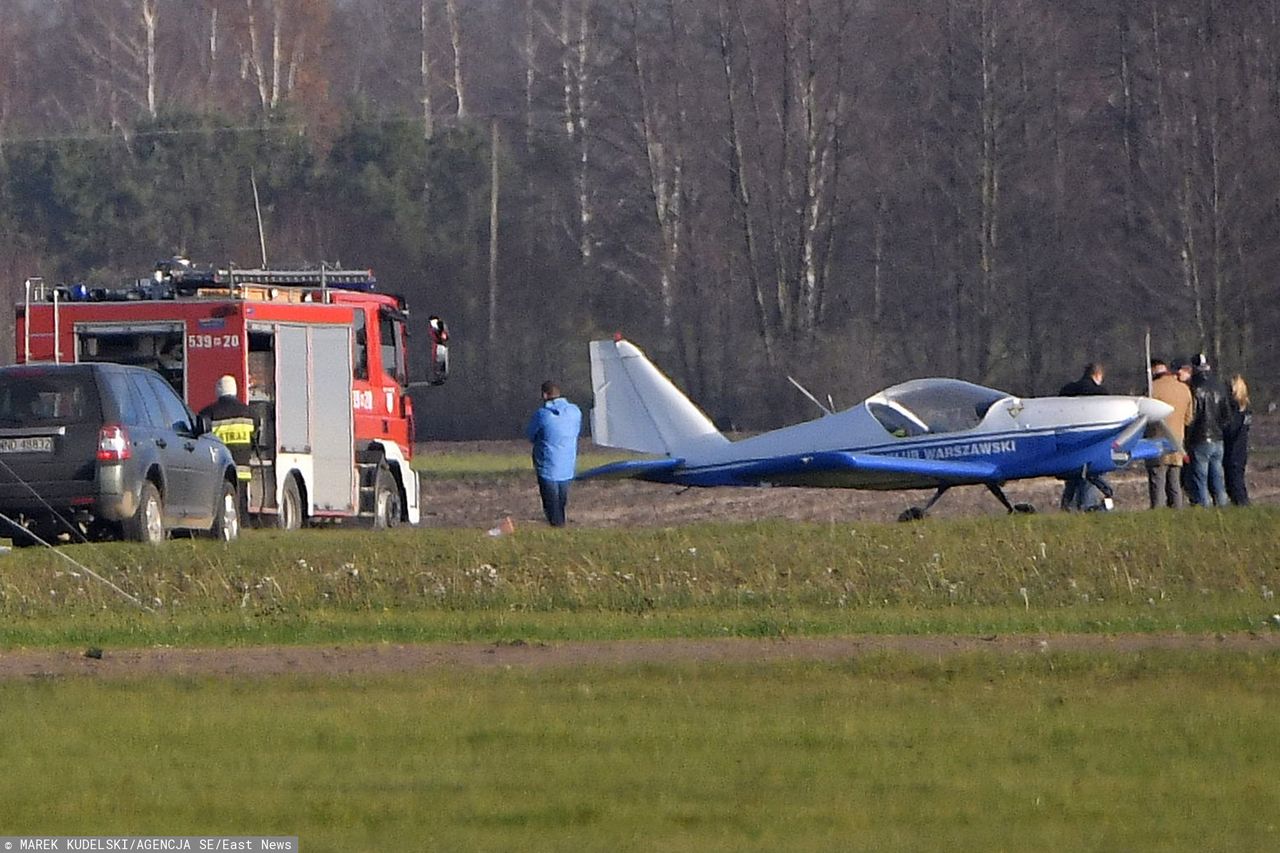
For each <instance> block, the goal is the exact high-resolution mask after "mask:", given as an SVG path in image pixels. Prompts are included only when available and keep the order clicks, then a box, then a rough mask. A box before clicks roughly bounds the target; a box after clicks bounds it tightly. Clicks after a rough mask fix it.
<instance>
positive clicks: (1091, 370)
mask: <svg viewBox="0 0 1280 853" xmlns="http://www.w3.org/2000/svg"><path fill="white" fill-rule="evenodd" d="M1106 375H1107V369H1106V366H1105V365H1103V363H1102V362H1100V361H1091V362H1089V363H1088V364H1086V365H1085V366H1084V373H1082V374H1081V375H1080V378H1079V379H1077V380H1076V381H1074V382H1068V383H1067V384H1066V385H1063V386H1062V390H1060V391H1059V392H1058V396H1059V397H1105V396H1106V395H1107V394H1108V393H1109V392H1108V391H1107V389H1106V388H1104V387H1102V380H1103V379H1105V378H1106ZM1091 485H1092V486H1094V487H1096V488H1097V489H1098V491H1100V492H1102V503H1101V504H1099V503H1098V502H1097V500H1096V499H1095V498H1094V497H1093V495H1092V494H1091V492H1092V489H1090V486H1091ZM1114 494H1115V491H1114V490H1113V489H1112V488H1111V484H1110V483H1108V482H1107V480H1106V478H1105V477H1103V476H1102V475H1101V474H1092V473H1087V472H1086V470H1085V469H1081V470H1079V471H1074V472H1072V473H1071V474H1070V475H1069V476H1068V477H1067V483H1066V486H1064V487H1063V489H1062V508H1063V509H1064V510H1067V511H1071V510H1083V509H1104V510H1109V509H1111V508H1112V507H1114V506H1115V501H1113V500H1112V496H1113V495H1114Z"/></svg>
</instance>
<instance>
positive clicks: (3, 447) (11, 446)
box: [0, 435, 53, 453]
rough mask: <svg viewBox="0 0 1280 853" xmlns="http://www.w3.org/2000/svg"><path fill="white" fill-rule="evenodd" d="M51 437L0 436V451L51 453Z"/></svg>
mask: <svg viewBox="0 0 1280 853" xmlns="http://www.w3.org/2000/svg"><path fill="white" fill-rule="evenodd" d="M52 452H53V438H52V437H51V436H47V435H41V436H33V437H31V438H0V453H52Z"/></svg>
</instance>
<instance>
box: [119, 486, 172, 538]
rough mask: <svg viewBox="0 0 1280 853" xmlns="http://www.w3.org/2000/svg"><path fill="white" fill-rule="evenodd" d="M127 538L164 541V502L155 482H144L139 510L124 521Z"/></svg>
mask: <svg viewBox="0 0 1280 853" xmlns="http://www.w3.org/2000/svg"><path fill="white" fill-rule="evenodd" d="M124 535H125V538H126V539H132V540H133V541H135V542H147V543H149V544H152V545H155V544H158V543H160V542H163V541H164V504H162V503H161V502H160V492H159V490H158V489H156V486H155V483H152V482H146V483H143V484H142V494H141V495H140V496H139V497H138V511H137V512H135V513H134V514H133V518H130V519H128V520H127V521H125V523H124Z"/></svg>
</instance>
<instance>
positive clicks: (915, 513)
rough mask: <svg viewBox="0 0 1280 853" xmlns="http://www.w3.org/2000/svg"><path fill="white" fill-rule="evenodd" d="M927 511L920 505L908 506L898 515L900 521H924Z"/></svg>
mask: <svg viewBox="0 0 1280 853" xmlns="http://www.w3.org/2000/svg"><path fill="white" fill-rule="evenodd" d="M926 515H927V513H925V511H924V510H923V509H921V508H920V507H918V506H913V507H908V508H907V509H904V510H903V511H902V512H901V513H900V514H899V515H898V521H922V520H923V519H924V518H925V517H926Z"/></svg>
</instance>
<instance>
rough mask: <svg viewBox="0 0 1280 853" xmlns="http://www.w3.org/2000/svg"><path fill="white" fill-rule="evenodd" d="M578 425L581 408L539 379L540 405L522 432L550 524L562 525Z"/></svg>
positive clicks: (543, 508) (580, 423)
mask: <svg viewBox="0 0 1280 853" xmlns="http://www.w3.org/2000/svg"><path fill="white" fill-rule="evenodd" d="M581 428H582V410H581V409H579V408H578V407H577V406H575V405H574V404H573V403H570V402H569V401H568V400H566V399H565V398H564V397H563V396H562V395H561V394H560V386H559V385H557V384H556V383H554V382H550V381H547V382H543V383H542V406H541V407H539V409H538V410H537V411H536V412H534V413H533V417H532V418H530V419H529V426H528V427H526V428H525V435H526V436H528V437H529V441H531V442H532V443H533V469H534V471H535V472H537V475H538V493H539V495H541V497H542V511H543V513H545V514H546V516H547V523H548V524H550V525H551V526H552V527H563V526H564V508H565V506H566V505H567V504H568V503H569V484H570V483H572V482H573V475H574V468H575V467H576V465H577V463H578V432H579V431H580V430H581Z"/></svg>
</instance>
